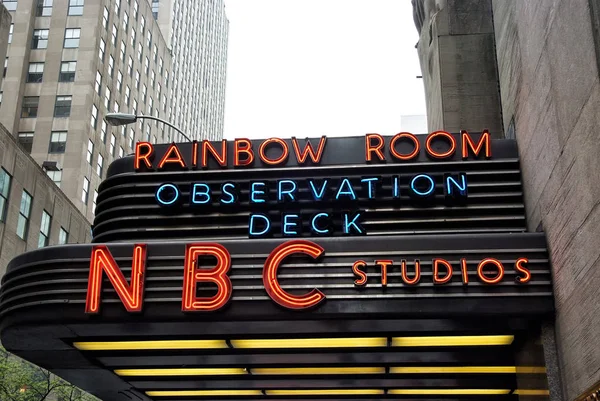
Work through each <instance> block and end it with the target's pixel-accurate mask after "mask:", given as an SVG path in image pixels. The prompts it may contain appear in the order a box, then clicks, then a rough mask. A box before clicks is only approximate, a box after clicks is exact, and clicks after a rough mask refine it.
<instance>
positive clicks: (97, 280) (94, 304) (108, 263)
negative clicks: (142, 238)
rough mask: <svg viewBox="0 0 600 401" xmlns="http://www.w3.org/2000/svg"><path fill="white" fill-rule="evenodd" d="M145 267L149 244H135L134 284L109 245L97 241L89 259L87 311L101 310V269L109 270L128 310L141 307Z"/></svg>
mask: <svg viewBox="0 0 600 401" xmlns="http://www.w3.org/2000/svg"><path fill="white" fill-rule="evenodd" d="M145 269H146V245H140V244H136V245H134V246H133V262H132V265H131V285H128V284H127V280H125V276H123V272H122V271H121V269H119V266H118V265H117V262H115V259H114V258H113V257H112V255H111V253H110V251H109V250H108V247H107V246H106V245H94V247H93V248H92V258H91V261H90V276H89V278H88V289H87V297H86V299H85V313H98V311H99V310H100V294H101V292H102V271H105V272H106V275H107V276H108V279H109V280H110V283H111V284H112V286H113V288H114V289H115V291H116V292H117V295H118V296H119V298H120V299H121V302H123V305H124V306H125V309H127V311H128V312H140V311H141V310H142V302H143V292H144V270H145Z"/></svg>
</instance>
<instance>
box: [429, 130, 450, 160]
mask: <svg viewBox="0 0 600 401" xmlns="http://www.w3.org/2000/svg"><path fill="white" fill-rule="evenodd" d="M437 138H445V139H446V140H448V142H449V143H450V148H448V150H447V151H445V152H438V151H437V150H435V149H433V141H434V140H435V139H437ZM425 148H426V149H427V153H428V154H429V156H431V157H433V158H434V159H446V158H448V157H451V156H452V155H453V154H454V152H455V151H456V139H455V138H454V136H453V135H452V134H450V133H449V132H446V131H435V132H432V133H431V134H429V135H428V136H427V140H426V141H425Z"/></svg>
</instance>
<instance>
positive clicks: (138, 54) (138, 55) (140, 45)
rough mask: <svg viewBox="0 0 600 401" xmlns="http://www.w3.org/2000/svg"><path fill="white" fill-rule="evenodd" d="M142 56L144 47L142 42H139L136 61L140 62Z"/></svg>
mask: <svg viewBox="0 0 600 401" xmlns="http://www.w3.org/2000/svg"><path fill="white" fill-rule="evenodd" d="M142 54H144V47H143V46H142V42H139V43H138V47H137V58H138V61H142Z"/></svg>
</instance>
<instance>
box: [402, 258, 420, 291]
mask: <svg viewBox="0 0 600 401" xmlns="http://www.w3.org/2000/svg"><path fill="white" fill-rule="evenodd" d="M419 280H421V262H420V261H418V260H415V276H414V277H413V278H412V279H409V278H408V272H407V271H406V260H403V261H402V281H404V284H407V285H416V284H418V283H419Z"/></svg>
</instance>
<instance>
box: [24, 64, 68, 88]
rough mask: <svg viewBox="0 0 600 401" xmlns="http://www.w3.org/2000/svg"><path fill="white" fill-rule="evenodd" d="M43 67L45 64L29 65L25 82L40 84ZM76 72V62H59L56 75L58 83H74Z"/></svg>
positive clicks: (42, 77) (42, 76)
mask: <svg viewBox="0 0 600 401" xmlns="http://www.w3.org/2000/svg"><path fill="white" fill-rule="evenodd" d="M44 67H45V63H29V70H28V72H27V82H29V83H40V82H42V81H43V79H44ZM76 71H77V62H76V61H61V63H60V72H59V73H58V82H74V81H75V72H76Z"/></svg>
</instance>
